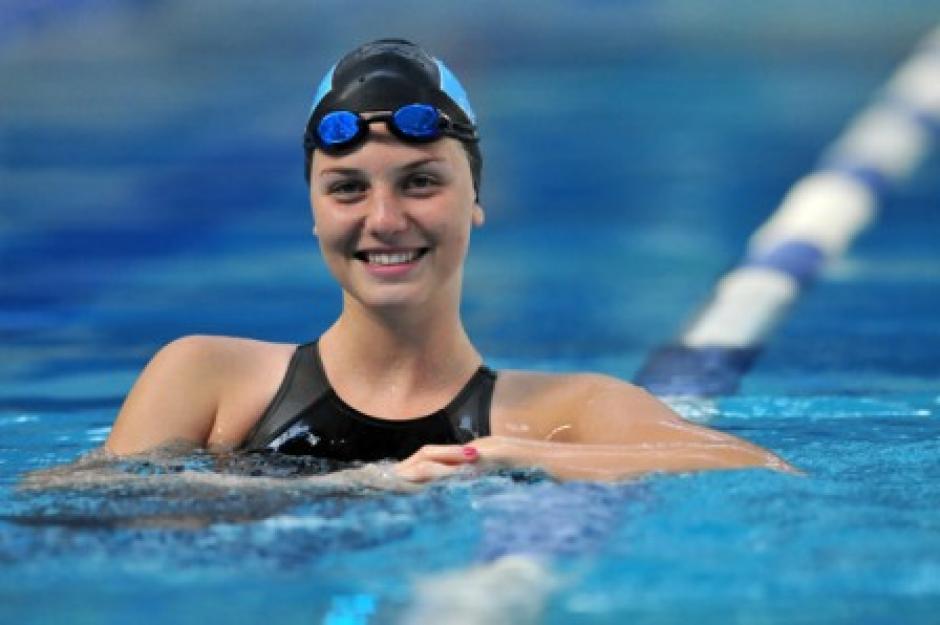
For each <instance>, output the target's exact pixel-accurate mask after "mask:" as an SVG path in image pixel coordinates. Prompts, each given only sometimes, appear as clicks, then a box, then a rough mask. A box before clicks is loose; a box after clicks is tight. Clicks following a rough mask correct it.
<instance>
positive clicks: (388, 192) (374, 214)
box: [366, 185, 408, 235]
mask: <svg viewBox="0 0 940 625" xmlns="http://www.w3.org/2000/svg"><path fill="white" fill-rule="evenodd" d="M373 189H374V190H373V193H372V198H371V201H370V205H369V212H368V214H367V215H366V227H367V228H368V230H369V231H370V232H372V233H373V234H376V235H383V234H386V235H388V234H397V233H400V232H404V231H405V230H406V229H407V228H408V217H407V215H406V214H405V211H404V209H403V206H402V204H401V200H400V198H399V197H398V196H397V195H396V194H395V192H394V190H392V189H388V188H386V187H385V186H384V185H376V186H375V187H374V188H373Z"/></svg>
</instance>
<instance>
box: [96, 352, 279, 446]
mask: <svg viewBox="0 0 940 625" xmlns="http://www.w3.org/2000/svg"><path fill="white" fill-rule="evenodd" d="M295 348H296V346H295V345H291V344H281V343H267V342H263V341H255V340H251V339H243V338H235V337H224V336H202V335H194V336H186V337H183V338H180V339H176V340H175V341H172V342H171V343H169V344H167V345H166V346H164V347H163V348H162V349H160V350H159V351H158V352H157V353H156V355H154V357H153V358H152V359H151V360H150V362H149V363H148V364H147V366H146V367H145V368H144V370H143V372H142V373H141V375H140V377H139V378H138V379H137V382H136V383H135V384H134V387H133V388H132V389H131V392H130V393H129V394H128V396H127V399H126V400H125V402H124V405H123V406H122V408H121V412H120V413H119V414H118V417H117V420H116V421H115V424H114V428H113V429H112V432H111V435H110V436H109V438H108V441H107V443H106V447H107V448H108V449H109V450H111V451H113V452H115V453H136V452H139V451H144V450H146V449H150V448H152V447H155V446H157V445H160V444H163V443H166V442H169V441H173V440H185V441H189V442H193V443H196V444H199V445H208V446H231V445H235V444H237V443H238V442H240V440H241V438H243V437H244V433H245V432H247V431H248V429H250V428H251V426H252V425H253V423H254V421H256V420H257V418H258V417H259V416H260V414H261V411H262V410H263V408H264V406H265V405H266V402H267V401H270V398H271V397H272V396H273V395H274V393H275V392H276V389H277V385H278V384H279V381H280V378H281V377H283V374H284V372H285V371H286V369H287V365H288V363H289V361H290V357H291V354H292V353H293V351H294V349H295ZM259 406H260V407H259ZM240 437H241V438H240Z"/></svg>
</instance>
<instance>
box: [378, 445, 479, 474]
mask: <svg viewBox="0 0 940 625" xmlns="http://www.w3.org/2000/svg"><path fill="white" fill-rule="evenodd" d="M479 459H480V454H479V452H478V451H477V449H476V447H473V446H471V445H425V446H424V447H422V448H421V449H419V450H418V451H416V452H415V453H413V454H412V455H411V456H409V457H408V458H406V459H405V460H402V461H401V462H399V463H398V464H396V465H395V474H396V475H397V476H398V477H400V478H402V479H404V480H407V481H409V482H419V483H420V482H428V481H430V480H438V479H441V478H444V477H448V476H450V475H453V474H455V473H457V472H458V471H459V470H460V469H461V468H462V467H464V466H468V465H472V464H474V463H475V462H476V461H477V460H479Z"/></svg>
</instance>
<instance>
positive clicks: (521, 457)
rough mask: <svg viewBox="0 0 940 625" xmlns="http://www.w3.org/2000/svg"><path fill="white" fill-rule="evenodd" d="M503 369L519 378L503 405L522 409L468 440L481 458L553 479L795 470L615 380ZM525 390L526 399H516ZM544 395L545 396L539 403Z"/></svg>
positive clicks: (761, 451) (759, 449)
mask: <svg viewBox="0 0 940 625" xmlns="http://www.w3.org/2000/svg"><path fill="white" fill-rule="evenodd" d="M507 373H508V372H507ZM509 375H510V376H525V377H517V378H516V379H512V378H510V379H507V380H506V382H507V383H509V386H510V388H509V389H508V396H509V397H510V399H511V400H513V401H510V402H509V403H510V405H515V406H523V407H524V409H515V410H512V409H510V410H508V411H505V412H504V415H503V419H502V420H501V422H500V423H499V424H498V425H494V434H495V435H494V436H491V437H486V438H482V439H478V440H476V441H474V442H473V443H471V445H473V446H474V447H475V448H477V449H478V450H479V452H480V460H481V461H482V462H484V463H492V464H496V465H504V466H534V467H539V468H541V469H544V470H545V471H546V472H548V473H549V474H551V475H552V476H554V477H556V478H559V479H583V480H604V481H610V480H619V479H624V478H629V477H634V476H637V475H641V474H643V473H650V472H660V471H665V472H682V471H699V470H707V469H738V468H747V467H755V468H769V469H776V470H780V471H792V472H795V471H796V470H795V469H794V468H793V467H791V466H790V465H789V464H787V463H786V462H785V461H783V460H782V459H780V458H779V457H777V456H776V455H774V454H773V453H771V452H769V451H767V450H766V449H763V448H761V447H758V446H756V445H753V444H751V443H748V442H746V441H744V440H742V439H740V438H737V437H735V436H732V435H730V434H726V433H724V432H719V431H718V430H714V429H711V428H708V427H704V426H700V425H696V424H694V423H690V422H688V421H686V420H684V419H682V418H681V417H680V416H679V415H677V414H676V413H675V412H673V411H672V410H671V409H670V408H668V407H667V406H666V405H665V404H663V403H662V402H660V401H659V400H657V399H656V398H654V397H653V396H652V395H650V394H649V393H647V392H646V391H645V390H643V389H640V388H638V387H635V386H633V385H631V384H628V383H626V382H623V381H621V380H617V379H615V378H611V377H608V376H602V375H594V374H586V375H573V376H538V375H534V374H521V373H509ZM533 376H534V377H533ZM526 386H528V387H529V388H528V390H522V391H520V390H519V389H525V387H526ZM513 387H515V388H513ZM514 394H515V396H513V395H514ZM505 395H507V393H504V396H505ZM524 396H527V398H526V401H519V400H521V399H522V398H523V397H524ZM544 397H549V398H551V401H550V402H545V401H541V400H540V398H544ZM559 441H560V442H559Z"/></svg>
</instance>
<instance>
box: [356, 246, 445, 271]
mask: <svg viewBox="0 0 940 625" xmlns="http://www.w3.org/2000/svg"><path fill="white" fill-rule="evenodd" d="M430 249H431V248H429V247H419V248H415V249H410V250H361V251H359V252H356V253H354V254H353V256H354V257H355V258H356V259H358V260H361V261H362V262H364V263H368V264H370V265H378V266H381V267H387V266H389V265H407V264H409V263H413V262H415V261H416V260H418V259H419V258H421V257H422V256H424V255H425V254H427V253H428V251H429V250H430Z"/></svg>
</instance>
